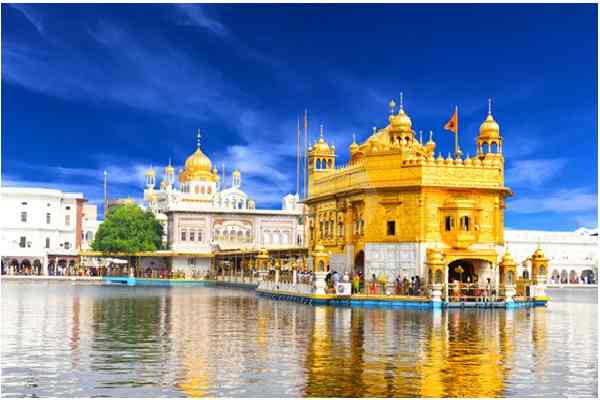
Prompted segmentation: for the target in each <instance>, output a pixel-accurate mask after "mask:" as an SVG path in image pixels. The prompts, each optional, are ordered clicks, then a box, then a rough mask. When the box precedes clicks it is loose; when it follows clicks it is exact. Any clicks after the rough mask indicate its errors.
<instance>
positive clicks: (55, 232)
mask: <svg viewBox="0 0 600 400" xmlns="http://www.w3.org/2000/svg"><path fill="white" fill-rule="evenodd" d="M86 202H87V200H86V199H85V198H84V196H83V194H82V193H67V192H62V191H60V190H56V189H44V188H30V187H2V188H0V232H1V233H0V254H1V255H2V272H3V273H23V274H36V275H38V274H42V275H45V274H48V272H50V273H54V272H55V271H56V270H57V269H58V268H57V267H59V265H60V267H63V268H64V267H66V266H68V265H73V264H74V263H75V262H76V260H77V257H78V251H79V250H80V249H81V248H85V246H88V245H89V243H91V240H93V237H94V235H95V233H96V230H97V228H98V226H99V224H100V222H99V221H97V220H96V206H95V205H92V204H87V203H86Z"/></svg>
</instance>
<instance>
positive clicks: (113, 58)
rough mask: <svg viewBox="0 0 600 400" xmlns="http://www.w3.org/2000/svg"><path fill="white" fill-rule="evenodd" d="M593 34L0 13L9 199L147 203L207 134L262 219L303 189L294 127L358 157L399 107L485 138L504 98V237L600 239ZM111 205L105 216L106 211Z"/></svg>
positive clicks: (289, 15) (378, 9)
mask: <svg viewBox="0 0 600 400" xmlns="http://www.w3.org/2000/svg"><path fill="white" fill-rule="evenodd" d="M597 37H598V26H597V8H596V5H595V4H579V5H558V4H553V5H548V4H546V5H519V4H500V5H472V4H462V5H441V4H425V5H409V4H392V5H334V4H331V5H274V4H267V5H250V4H248V5H195V4H155V5H142V4H137V5H125V4H121V5H119V4H113V5H99V4H88V5H75V4H57V5H40V4H36V5H29V4H13V5H11V4H6V3H4V4H2V57H1V58H2V82H1V90H2V96H1V100H2V108H1V111H2V117H1V128H2V143H1V156H2V159H1V161H2V163H1V167H2V184H3V185H4V186H35V187H52V188H57V189H62V190H65V191H79V192H83V193H84V195H85V196H86V198H88V199H89V201H90V202H93V203H97V204H99V205H101V204H102V197H103V184H102V182H103V171H104V170H105V169H106V170H107V171H108V174H109V193H110V196H111V197H115V198H116V197H127V196H131V197H132V198H134V199H137V200H140V199H141V198H142V196H143V187H144V172H145V170H146V169H147V168H148V167H150V165H153V166H155V167H156V168H160V169H161V171H162V168H163V167H164V166H165V165H166V164H167V163H168V160H169V158H172V160H173V164H174V165H175V166H176V168H177V169H178V170H179V168H181V167H182V165H183V163H184V162H185V159H186V158H187V157H188V156H189V155H190V154H191V153H193V151H194V150H195V142H196V138H195V132H196V130H197V129H198V128H200V129H201V130H202V132H203V134H202V138H201V143H202V149H203V151H204V152H205V153H206V154H207V155H208V156H209V157H210V158H211V160H212V162H213V165H215V166H217V167H218V168H219V170H220V169H221V165H222V163H224V164H225V168H226V171H227V181H226V183H227V184H230V172H231V171H232V169H233V168H238V169H240V170H241V172H242V187H243V189H244V190H245V191H246V192H247V193H248V194H249V195H250V197H252V198H254V199H255V200H256V201H257V206H258V207H259V208H266V207H280V204H281V197H282V196H284V195H286V194H287V193H290V192H295V188H296V177H295V174H296V147H295V146H296V144H295V143H296V125H297V118H298V117H300V118H301V116H302V114H303V112H304V110H305V109H307V110H308V116H309V133H310V138H311V141H314V140H315V139H316V138H318V134H319V126H320V125H321V124H322V125H323V126H324V132H325V138H326V139H327V140H328V141H331V142H334V143H335V145H336V148H337V149H338V151H337V152H338V162H339V163H345V162H346V161H347V158H348V145H349V144H350V143H351V141H352V133H353V132H355V133H356V136H357V140H358V141H364V140H365V139H366V138H367V137H368V136H369V135H370V134H371V130H372V127H373V126H377V127H381V128H382V127H384V126H385V125H386V124H387V116H388V107H387V104H388V102H389V101H390V100H391V99H395V100H396V102H398V98H399V94H400V92H403V93H404V108H405V110H406V112H407V113H408V114H409V115H410V117H411V119H412V121H413V129H415V130H416V131H419V130H423V131H425V132H428V131H429V130H433V132H434V140H435V141H436V143H437V150H438V151H439V150H441V151H442V153H443V154H444V155H447V154H448V152H449V151H451V150H452V148H453V140H454V138H453V135H452V134H451V133H450V132H448V131H444V130H443V126H444V123H445V122H446V121H447V120H448V118H449V117H450V114H451V113H452V111H453V109H454V105H455V104H457V105H458V106H459V126H460V132H459V140H460V144H461V149H462V150H463V152H464V153H466V154H470V155H473V154H475V138H476V136H477V134H478V130H479V125H480V124H481V122H482V121H483V120H484V119H485V116H486V113H487V99H488V98H492V101H493V114H494V117H495V119H496V121H498V123H499V124H500V130H501V134H502V137H503V139H504V156H505V162H506V163H505V170H506V173H505V180H506V185H507V186H509V187H510V188H511V189H512V190H513V192H514V196H512V197H511V198H509V199H508V201H507V208H506V215H505V225H506V227H508V228H518V229H540V230H574V229H576V228H578V227H582V226H585V227H595V226H597V191H598V187H597V182H598V170H597V158H598V154H597V149H598V143H597V138H598V125H597V121H598V115H597V112H598V104H597V99H598V93H597V90H598V81H597V78H598V75H597V71H598V54H597V49H598V43H597ZM101 211H102V210H101V207H100V212H101Z"/></svg>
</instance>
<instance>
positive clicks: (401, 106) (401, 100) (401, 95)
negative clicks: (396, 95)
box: [398, 92, 404, 112]
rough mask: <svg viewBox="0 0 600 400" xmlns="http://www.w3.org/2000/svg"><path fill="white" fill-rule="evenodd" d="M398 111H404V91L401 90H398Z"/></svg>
mask: <svg viewBox="0 0 600 400" xmlns="http://www.w3.org/2000/svg"><path fill="white" fill-rule="evenodd" d="M400 111H404V93H403V92H400V110H399V111H398V112H400Z"/></svg>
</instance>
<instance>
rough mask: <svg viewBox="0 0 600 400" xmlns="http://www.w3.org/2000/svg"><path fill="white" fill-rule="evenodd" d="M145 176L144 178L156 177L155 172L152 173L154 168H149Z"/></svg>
mask: <svg viewBox="0 0 600 400" xmlns="http://www.w3.org/2000/svg"><path fill="white" fill-rule="evenodd" d="M145 175H146V176H156V172H155V171H154V168H152V167H150V168H148V169H147V170H146V173H145Z"/></svg>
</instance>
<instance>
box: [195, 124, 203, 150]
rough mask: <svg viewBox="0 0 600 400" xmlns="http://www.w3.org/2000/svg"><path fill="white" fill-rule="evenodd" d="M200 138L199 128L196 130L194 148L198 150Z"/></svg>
mask: <svg viewBox="0 0 600 400" xmlns="http://www.w3.org/2000/svg"><path fill="white" fill-rule="evenodd" d="M200 137H202V135H201V133H200V128H198V133H197V134H196V148H197V149H200Z"/></svg>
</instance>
